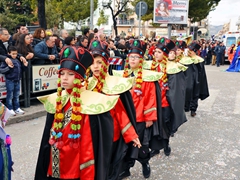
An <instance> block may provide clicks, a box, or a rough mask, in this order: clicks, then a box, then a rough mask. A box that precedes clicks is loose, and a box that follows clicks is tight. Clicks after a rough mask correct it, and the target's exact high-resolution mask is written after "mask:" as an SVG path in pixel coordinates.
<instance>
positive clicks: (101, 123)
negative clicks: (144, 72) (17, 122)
mask: <svg viewBox="0 0 240 180" xmlns="http://www.w3.org/2000/svg"><path fill="white" fill-rule="evenodd" d="M92 62H93V57H92V55H91V54H90V52H89V51H87V50H85V49H83V48H77V47H73V46H71V47H70V46H66V47H65V48H64V49H63V50H62V53H61V63H60V68H59V79H58V82H57V84H58V88H57V93H54V94H51V95H48V96H44V97H40V98H39V100H40V101H41V102H43V103H44V105H45V109H46V110H47V112H48V114H47V119H46V125H45V128H44V132H43V137H42V142H41V146H40V151H39V156H38V162H37V168H36V174H35V180H45V179H46V180H49V179H50V180H64V179H66V180H70V179H71V180H80V179H81V180H102V179H106V178H107V176H108V169H109V161H110V157H109V154H110V153H111V150H112V139H113V120H112V117H111V115H110V113H109V110H111V109H112V108H113V107H114V106H115V105H116V102H117V99H118V96H106V95H103V94H100V93H97V92H92V91H87V90H85V88H84V87H83V85H82V81H83V80H84V78H83V77H84V75H85V71H86V69H87V68H88V67H89V66H90V65H91V64H92ZM62 87H63V88H64V89H65V90H62ZM108 103H110V104H108ZM99 104H101V107H103V108H102V109H98V108H93V107H97V106H99ZM106 129H107V131H106ZM49 135H50V137H49Z"/></svg>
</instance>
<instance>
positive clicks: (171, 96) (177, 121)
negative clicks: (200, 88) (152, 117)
mask: <svg viewBox="0 0 240 180" xmlns="http://www.w3.org/2000/svg"><path fill="white" fill-rule="evenodd" d="M167 76H168V87H169V90H168V91H167V95H166V96H167V100H168V103H169V105H170V108H171V122H170V124H171V130H170V131H171V132H170V133H175V132H176V131H177V129H178V127H180V126H181V125H182V124H183V123H185V122H186V121H187V118H186V114H185V112H184V105H185V103H184V101H185V91H186V88H185V87H186V80H185V75H184V73H183V72H182V71H181V72H179V73H176V74H168V75H167Z"/></svg>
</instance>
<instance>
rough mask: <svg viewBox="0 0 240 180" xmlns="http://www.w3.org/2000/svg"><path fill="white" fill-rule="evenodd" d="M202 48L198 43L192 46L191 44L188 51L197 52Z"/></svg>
mask: <svg viewBox="0 0 240 180" xmlns="http://www.w3.org/2000/svg"><path fill="white" fill-rule="evenodd" d="M200 48H201V45H200V44H198V43H197V42H192V43H191V44H189V46H188V49H190V50H192V51H194V52H197V51H198V50H199V49H200Z"/></svg>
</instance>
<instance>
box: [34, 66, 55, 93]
mask: <svg viewBox="0 0 240 180" xmlns="http://www.w3.org/2000/svg"><path fill="white" fill-rule="evenodd" d="M58 67H59V64H53V65H40V66H32V81H33V82H32V85H33V86H32V91H33V92H41V91H48V90H53V89H57V80H58V74H57V72H58Z"/></svg>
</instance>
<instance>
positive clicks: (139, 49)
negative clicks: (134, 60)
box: [128, 39, 147, 56]
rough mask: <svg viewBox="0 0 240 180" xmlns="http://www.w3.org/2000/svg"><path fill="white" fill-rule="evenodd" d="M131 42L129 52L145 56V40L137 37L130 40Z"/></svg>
mask: <svg viewBox="0 0 240 180" xmlns="http://www.w3.org/2000/svg"><path fill="white" fill-rule="evenodd" d="M129 43H130V50H129V51H128V54H131V53H136V54H139V55H141V56H144V54H145V51H146V48H147V44H146V43H145V42H144V41H143V40H138V39H135V40H133V41H129Z"/></svg>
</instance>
